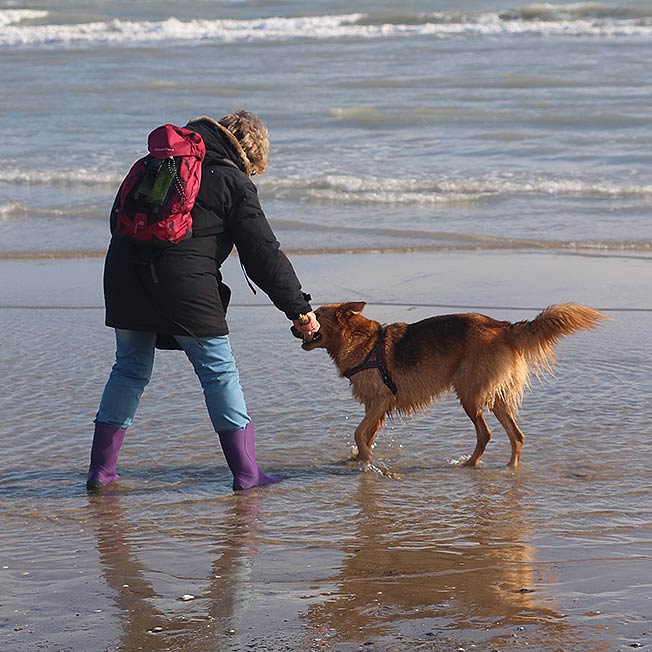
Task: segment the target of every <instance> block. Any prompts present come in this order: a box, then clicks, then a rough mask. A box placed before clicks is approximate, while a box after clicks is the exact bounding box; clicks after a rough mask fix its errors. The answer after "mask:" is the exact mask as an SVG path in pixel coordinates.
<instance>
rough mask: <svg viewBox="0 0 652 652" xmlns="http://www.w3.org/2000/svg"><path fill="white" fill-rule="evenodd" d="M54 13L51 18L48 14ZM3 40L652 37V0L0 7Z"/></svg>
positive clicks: (9, 43)
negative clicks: (455, 5)
mask: <svg viewBox="0 0 652 652" xmlns="http://www.w3.org/2000/svg"><path fill="white" fill-rule="evenodd" d="M46 18H48V19H50V18H52V22H50V23H48V22H46V21H45V19H46ZM0 26H1V27H2V28H3V29H2V32H0V47H19V46H23V47H29V46H49V47H60V46H70V45H77V46H80V45H82V46H83V45H90V46H93V45H103V44H104V45H112V44H113V45H122V44H130V45H147V44H153V45H157V44H161V43H165V44H166V45H169V44H171V43H178V44H184V43H188V42H197V41H215V42H221V43H230V42H242V41H288V40H295V39H302V40H306V39H308V40H333V39H384V38H393V37H405V36H425V37H433V38H451V37H474V36H518V35H521V34H529V35H532V34H534V35H539V36H576V37H577V36H588V37H603V38H608V37H622V36H624V37H635V36H638V37H649V36H652V9H651V8H650V7H648V8H644V7H627V6H622V7H619V6H615V7H614V6H609V5H606V4H602V3H593V2H586V3H571V4H561V5H554V4H549V3H534V4H530V5H526V6H523V7H521V8H516V9H507V10H498V11H492V12H461V11H460V12H455V11H451V12H435V13H423V14H409V13H400V12H397V13H395V14H392V15H386V14H383V13H380V14H378V15H374V14H366V13H351V14H344V15H324V16H295V17H270V18H258V19H250V20H234V19H222V20H215V19H195V20H187V21H183V20H179V19H177V18H175V17H170V18H167V19H166V20H161V21H147V20H123V19H119V18H115V19H112V20H98V21H94V22H83V23H64V22H62V20H56V16H53V14H52V12H45V11H32V10H0Z"/></svg>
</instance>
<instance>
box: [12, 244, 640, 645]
mask: <svg viewBox="0 0 652 652" xmlns="http://www.w3.org/2000/svg"><path fill="white" fill-rule="evenodd" d="M352 260H353V259H352V258H351V257H350V256H316V257H311V256H305V257H304V256H299V257H297V259H296V265H297V267H298V268H299V270H300V272H301V273H302V276H303V277H304V278H306V279H307V283H308V284H309V287H310V288H311V291H313V293H314V294H316V295H317V296H321V297H324V299H326V298H327V297H328V298H329V299H331V298H345V299H346V298H363V299H368V300H369V301H370V302H371V303H370V305H369V306H368V307H367V308H366V311H367V312H368V314H369V316H370V317H374V318H377V319H379V320H381V321H394V320H397V319H404V320H409V321H413V320H416V319H419V318H421V317H425V316H427V315H430V314H435V313H444V312H454V311H456V310H457V306H459V305H460V304H469V305H471V304H473V302H474V301H477V299H478V296H481V295H482V292H483V288H482V287H481V286H480V287H474V286H473V285H472V283H471V282H470V277H474V278H477V277H478V276H479V273H478V270H479V269H482V268H484V272H483V277H484V281H485V283H486V284H487V286H493V287H494V288H495V291H494V294H493V296H492V297H491V298H492V299H493V300H494V301H495V302H496V303H503V305H505V304H504V299H505V298H507V297H509V298H510V299H512V302H513V303H514V304H517V305H515V306H513V307H511V308H508V307H504V308H500V307H496V306H494V307H493V308H491V309H486V310H483V312H488V313H489V314H492V315H494V316H498V317H501V318H507V319H512V320H516V319H522V318H528V317H532V316H533V315H534V314H535V312H534V311H533V310H530V307H531V306H530V304H540V307H543V305H545V304H546V303H549V302H550V301H548V299H549V298H550V297H551V296H553V295H558V296H559V298H560V299H562V300H569V299H570V298H571V297H575V298H576V299H577V300H580V301H582V302H586V303H591V304H593V305H600V303H601V302H602V306H603V307H606V308H609V307H612V308H613V307H620V308H621V309H622V308H627V307H628V306H629V307H631V306H632V305H633V304H636V303H637V302H638V301H640V297H637V296H636V291H635V290H632V295H631V296H629V294H628V291H629V290H628V288H633V287H634V285H635V283H636V282H637V283H639V287H640V288H641V290H640V291H641V292H643V293H644V292H645V291H646V290H644V288H645V287H649V285H647V283H648V282H649V281H650V280H652V279H650V278H649V275H650V269H649V268H648V265H647V263H646V262H645V261H632V260H629V261H624V262H621V263H620V264H619V265H618V269H619V271H620V274H619V275H616V274H603V270H604V261H602V260H596V259H594V258H579V257H568V256H560V255H545V256H544V255H543V254H541V255H537V254H532V255H529V256H528V255H525V254H521V255H517V254H510V255H505V256H499V255H498V254H495V255H494V256H493V257H492V256H491V255H489V254H482V255H481V256H478V254H448V255H444V254H437V255H426V254H410V255H402V256H396V255H393V256H383V255H371V256H363V257H360V258H359V259H357V260H356V261H355V265H354V267H352V264H351V262H352ZM528 261H529V264H526V263H527V262H528ZM538 264H540V265H542V266H543V267H544V268H546V269H549V270H553V269H558V270H559V276H560V279H559V281H558V280H557V279H556V277H555V274H552V273H551V274H550V277H549V278H548V277H547V276H545V275H543V274H541V273H540V271H539V269H538V267H537V265H538ZM27 268H31V269H32V270H34V269H35V268H38V270H39V276H40V278H41V279H42V280H43V279H46V280H45V282H42V284H41V286H40V287H32V286H30V283H29V278H30V277H29V275H28V274H26V273H25V270H26V269H27ZM354 268H355V273H356V274H357V277H358V278H359V279H360V283H358V288H359V295H358V296H356V297H352V296H350V295H345V290H344V288H345V287H346V284H347V282H348V281H349V280H350V278H351V274H352V273H353V269H354ZM75 269H76V270H77V273H74V270H75ZM327 269H330V270H331V275H330V277H326V276H325V274H324V273H325V271H326V270H327ZM509 269H511V270H512V273H511V274H508V273H507V270H509ZM16 270H20V272H21V276H22V277H23V278H25V279H26V284H25V285H24V286H23V295H24V296H23V305H29V304H30V301H31V304H32V307H31V308H28V307H25V308H11V309H8V308H3V309H2V311H1V312H0V318H1V319H2V323H3V332H4V336H5V346H4V348H3V355H2V377H3V379H5V380H9V382H5V386H4V390H3V393H2V396H0V410H1V411H2V414H3V415H4V417H5V418H4V419H3V420H2V424H0V432H1V434H2V439H3V442H4V453H5V454H4V455H3V457H2V459H1V460H0V495H1V497H2V501H0V515H1V520H2V523H3V534H2V540H3V555H2V569H0V572H1V573H2V575H1V577H2V585H3V589H4V590H3V596H2V600H1V602H0V604H1V609H0V614H1V621H0V622H1V625H2V627H1V630H0V631H1V632H2V635H3V637H4V639H5V643H4V644H3V649H5V650H8V651H9V652H18V651H22V650H32V649H44V650H79V649H84V650H86V651H88V652H95V651H96V650H97V651H104V650H120V651H125V652H126V651H131V650H136V649H143V650H150V651H154V650H175V651H178V652H182V651H183V650H196V649H202V650H216V651H218V650H219V651H222V650H234V651H235V650H247V649H261V650H274V651H276V650H338V651H339V650H342V651H344V650H346V651H348V650H357V649H358V648H359V647H360V646H363V647H364V649H370V650H388V651H389V650H392V651H398V652H402V651H405V652H407V651H408V650H435V651H438V650H451V649H457V648H458V647H464V648H465V649H467V650H470V649H475V650H481V651H487V652H488V651H490V650H494V649H499V650H505V649H512V650H519V651H520V650H524V649H529V650H537V651H541V652H553V651H555V652H556V651H560V652H561V651H562V650H563V651H568V650H577V651H580V650H582V651H586V652H589V651H591V652H595V651H597V650H605V651H611V650H618V649H626V648H627V646H629V645H630V644H632V643H641V644H642V645H649V644H650V643H652V638H651V637H652V633H651V628H650V624H649V623H650V621H651V617H652V575H651V574H650V568H651V566H650V563H651V549H650V540H651V538H652V511H651V509H650V502H649V495H650V489H651V488H652V487H651V484H650V475H649V472H648V459H649V455H650V438H649V424H648V422H647V419H646V417H645V415H644V414H643V413H642V410H641V406H645V405H646V403H647V401H648V399H649V396H650V389H651V387H650V374H649V370H650V369H651V368H652V359H651V358H652V356H651V352H650V347H649V345H648V344H647V337H646V335H647V333H648V332H649V330H650V325H651V324H650V316H649V313H638V312H626V311H622V310H621V311H610V312H609V313H608V314H609V316H610V317H611V318H612V319H611V321H609V322H607V323H606V324H605V325H604V326H603V327H601V328H600V329H599V330H597V331H595V332H593V333H585V334H581V335H578V336H575V337H572V338H569V339H568V340H565V341H564V342H563V343H562V346H561V347H560V349H559V356H558V357H559V365H558V368H557V372H556V376H555V377H554V378H553V379H548V380H547V381H545V382H544V384H543V385H539V384H538V383H535V384H534V385H533V389H532V392H531V393H530V394H529V395H527V396H526V399H525V403H524V407H523V410H522V414H521V418H520V423H521V426H522V428H523V430H524V432H525V435H526V443H525V447H524V456H523V464H522V467H521V468H519V469H518V470H517V471H513V470H510V469H507V468H506V467H505V466H504V465H505V463H506V462H507V460H508V458H509V445H508V442H507V437H506V436H505V435H504V434H502V433H501V432H500V428H499V427H498V424H497V423H496V422H495V421H493V422H492V421H490V427H492V429H493V430H494V440H493V441H492V442H491V444H490V446H489V448H488V451H487V453H486V455H485V457H484V458H483V463H482V465H481V467H480V468H478V469H466V468H461V467H459V462H460V461H461V460H463V459H464V458H465V456H466V455H468V454H469V453H470V452H471V450H472V447H473V443H474V435H473V429H472V426H471V424H470V422H468V419H467V418H466V417H465V416H464V414H463V412H462V410H461V409H460V408H459V406H458V405H457V404H456V402H455V401H454V400H453V399H452V398H446V399H444V400H443V401H441V402H440V403H438V404H436V405H435V407H434V408H433V409H432V411H429V412H427V413H426V414H424V415H420V416H418V417H415V418H411V419H404V420H395V421H392V422H390V423H389V424H388V425H387V427H386V428H385V429H384V431H382V432H381V434H380V436H379V438H378V443H377V446H376V448H375V457H376V462H375V464H376V466H377V467H378V468H383V469H387V470H390V471H391V473H392V477H391V478H390V477H387V475H384V474H382V473H378V472H374V470H373V469H371V470H367V471H364V470H361V469H360V468H359V467H358V465H357V464H355V463H352V462H349V461H348V457H349V454H350V450H351V445H352V432H353V429H354V427H355V424H356V423H357V420H358V419H359V418H360V417H361V408H360V406H358V405H357V404H355V403H354V401H353V399H352V398H351V396H350V392H349V389H348V386H347V383H346V381H344V380H342V379H338V378H337V377H336V373H335V370H334V368H333V366H332V365H331V363H330V362H329V360H328V358H327V356H326V354H325V353H323V352H319V351H317V352H312V353H305V352H303V351H301V349H300V348H299V346H298V343H297V341H296V340H294V338H292V337H291V336H290V334H289V333H288V332H287V330H286V329H287V324H286V320H285V319H284V318H283V316H282V315H280V314H277V313H276V311H274V310H273V309H272V308H269V307H267V306H265V305H264V301H263V300H261V299H260V297H256V298H255V300H254V298H252V301H251V302H249V301H248V300H247V299H246V297H247V295H246V294H245V293H246V292H248V290H246V286H245V284H244V280H242V278H241V277H239V276H238V274H239V273H238V271H237V264H234V265H233V266H232V268H231V267H229V270H230V271H229V274H227V279H228V280H229V282H230V283H231V285H232V286H233V287H234V289H235V290H236V293H237V296H239V297H240V299H241V301H240V303H238V302H237V301H236V304H235V306H234V307H233V308H232V310H231V315H230V320H231V325H232V330H233V335H232V341H233V347H234V350H235V353H236V356H237V358H238V363H239V367H240V372H241V376H242V379H243V384H244V387H245V391H246V394H247V398H248V403H249V408H250V412H251V414H252V417H253V418H254V420H255V422H256V424H257V433H258V436H257V441H258V457H259V461H260V462H261V464H262V465H263V466H264V468H266V469H269V470H272V471H275V472H280V473H282V474H283V475H284V476H286V479H285V481H284V482H283V483H281V484H280V485H277V486H274V487H269V488H266V489H261V490H254V491H252V492H248V493H246V494H243V495H233V493H232V492H231V490H230V474H229V472H228V469H227V468H226V466H225V464H224V461H223V458H222V456H221V453H220V451H219V447H218V445H217V442H216V438H215V436H214V435H213V434H212V433H211V430H210V426H209V422H208V418H207V416H206V414H205V409H204V407H203V403H202V397H201V392H200V390H199V386H198V384H197V382H196V380H195V378H194V376H193V373H192V371H191V369H190V368H189V365H188V364H186V363H184V358H183V354H181V353H177V352H163V353H161V354H159V355H158V356H157V360H156V365H155V372H154V378H153V381H152V383H151V385H150V387H148V389H147V391H146V393H145V396H144V398H143V401H142V404H141V408H140V410H139V414H138V419H137V422H136V424H135V425H134V426H133V427H132V429H131V430H130V432H129V434H128V437H127V441H126V442H125V445H124V447H123V451H122V454H121V458H120V469H119V470H120V472H121V474H122V479H121V480H120V482H119V483H118V484H117V485H116V486H115V489H114V490H112V491H108V492H106V493H105V494H103V495H100V496H93V497H87V496H86V494H85V491H84V489H83V485H84V480H85V471H86V465H87V459H88V449H89V444H90V434H91V420H92V418H93V415H94V411H95V409H96V406H97V401H98V398H99V395H100V393H101V390H102V386H103V383H104V381H105V377H106V374H107V373H108V369H109V366H110V364H111V356H112V348H113V343H112V337H111V333H110V331H109V330H108V329H105V328H104V327H103V325H102V311H101V309H99V306H100V305H101V303H100V295H99V293H98V291H97V279H98V278H99V274H100V270H101V262H100V261H83V260H81V261H69V262H64V261H49V262H42V263H36V262H33V261H18V262H10V261H4V262H3V263H2V271H3V274H2V277H3V278H4V279H7V278H11V276H12V274H13V273H15V271H16ZM82 270H83V273H81V272H82ZM465 270H466V271H465ZM562 270H564V271H563V273H562ZM444 276H446V277H448V283H447V284H446V285H445V286H444V285H442V284H440V283H438V279H439V278H441V277H444ZM82 277H83V279H84V280H81V279H82ZM562 277H563V284H564V287H565V290H564V294H563V295H562V294H561V289H560V287H561V286H560V287H557V283H560V284H562ZM586 277H591V278H593V280H594V283H593V284H592V285H591V286H590V287H587V286H586V284H585V278H586ZM406 285H407V286H408V287H409V288H410V289H411V290H412V295H413V298H414V303H415V304H417V305H413V306H411V307H409V306H397V305H393V306H392V305H389V306H387V305H378V304H377V303H374V300H377V298H378V297H379V296H383V297H385V298H386V299H388V300H389V301H391V300H395V299H396V298H397V297H398V296H399V295H400V293H401V292H402V291H403V289H404V288H405V287H406ZM434 286H436V287H437V291H436V292H433V287H434ZM48 288H52V291H49V290H48ZM10 289H11V290H12V291H14V292H15V285H14V284H12V283H6V282H5V284H1V285H0V291H1V292H2V295H3V298H4V297H6V295H7V294H8V293H9V291H10ZM55 290H56V291H58V292H59V293H60V295H59V296H57V294H56V292H55ZM474 292H479V293H480V294H479V295H478V296H474ZM434 294H436V295H437V298H438V302H441V303H442V304H447V303H448V304H450V307H449V308H448V309H447V308H445V307H437V308H433V307H423V306H422V307H419V305H418V304H420V303H421V304H423V303H424V302H425V299H426V297H428V296H430V298H431V299H432V297H433V295H434ZM334 295H337V297H336V296H334ZM343 295H344V296H343ZM61 297H67V298H68V302H67V304H66V303H64V302H62V301H59V303H58V305H68V308H66V309H64V308H62V307H59V308H57V307H56V305H57V301H56V299H57V298H61ZM48 298H50V300H49V302H48ZM485 298H487V299H489V297H487V295H486V294H485ZM600 300H602V301H600ZM75 303H77V305H78V306H80V307H79V308H75V307H74V306H75ZM5 305H6V302H5ZM37 305H49V306H50V309H43V308H38V307H36V306H37ZM93 305H96V306H98V307H93ZM476 305H477V304H476ZM81 306H85V307H83V308H82V307H81ZM487 308H488V307H487ZM526 308H527V310H526ZM26 361H29V365H26ZM26 369H29V370H30V373H27V372H26ZM183 596H193V598H192V599H186V600H184V599H183ZM472 646H473V647H472ZM526 646H527V647H526Z"/></svg>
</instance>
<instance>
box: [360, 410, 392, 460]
mask: <svg viewBox="0 0 652 652" xmlns="http://www.w3.org/2000/svg"><path fill="white" fill-rule="evenodd" d="M385 415H386V410H385V409H384V408H380V407H376V408H367V409H366V410H365V415H364V418H363V419H362V421H361V422H360V425H359V426H358V427H357V428H356V429H355V445H356V446H357V447H358V458H357V459H358V460H359V461H360V462H369V461H370V460H371V446H372V444H373V443H374V439H375V438H376V435H377V434H378V431H379V430H380V428H381V427H382V425H383V423H384V422H385Z"/></svg>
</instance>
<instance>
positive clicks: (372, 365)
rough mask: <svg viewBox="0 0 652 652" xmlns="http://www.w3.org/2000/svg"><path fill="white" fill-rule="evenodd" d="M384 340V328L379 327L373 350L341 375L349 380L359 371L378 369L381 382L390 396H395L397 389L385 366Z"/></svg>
mask: <svg viewBox="0 0 652 652" xmlns="http://www.w3.org/2000/svg"><path fill="white" fill-rule="evenodd" d="M384 339H385V327H384V326H381V327H380V333H379V334H378V339H377V340H376V343H375V344H374V348H373V349H371V351H369V353H367V357H366V358H365V359H364V360H363V361H362V362H361V363H360V364H358V365H356V366H355V367H351V368H350V369H347V371H345V372H344V373H343V374H342V375H343V376H344V377H345V378H348V379H349V380H351V376H354V375H355V374H357V373H358V372H359V371H364V370H365V369H378V371H380V375H381V377H382V379H383V382H384V383H385V385H387V387H389V390H390V391H391V392H392V394H396V392H397V391H398V387H396V385H395V384H394V381H393V380H392V378H391V376H390V375H389V372H388V371H387V366H386V365H385V355H384V353H383V340H384Z"/></svg>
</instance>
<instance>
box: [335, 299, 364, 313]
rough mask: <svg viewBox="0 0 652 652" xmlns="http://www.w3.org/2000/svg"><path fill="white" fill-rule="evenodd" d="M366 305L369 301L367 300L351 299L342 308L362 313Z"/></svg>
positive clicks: (344, 310) (343, 310) (346, 310)
mask: <svg viewBox="0 0 652 652" xmlns="http://www.w3.org/2000/svg"><path fill="white" fill-rule="evenodd" d="M366 305H367V303H366V302H365V301H349V302H348V303H343V304H342V305H341V306H340V308H341V310H342V312H354V313H356V314H360V313H361V312H362V311H363V310H364V307H365V306H366Z"/></svg>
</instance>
